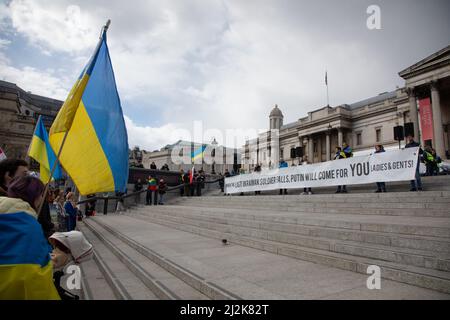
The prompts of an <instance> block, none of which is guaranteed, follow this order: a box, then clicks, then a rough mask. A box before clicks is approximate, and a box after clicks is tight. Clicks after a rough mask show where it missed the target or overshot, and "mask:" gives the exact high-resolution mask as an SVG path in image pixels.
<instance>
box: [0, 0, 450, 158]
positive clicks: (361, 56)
mask: <svg viewBox="0 0 450 320" xmlns="http://www.w3.org/2000/svg"><path fill="white" fill-rule="evenodd" d="M372 4H375V5H378V6H379V7H380V10H381V30H369V29H368V28H367V26H366V21H367V19H368V17H369V15H370V14H368V13H367V12H366V10H367V8H368V6H370V5H372ZM449 12H450V1H447V0H442V1H441V0H428V1H415V0H389V1H387V0H386V1H377V0H341V1H335V0H331V1H322V0H320V1H303V0H245V1H244V0H173V1H171V0H164V1H161V0H154V1H152V0H133V1H120V0H104V1H103V0H89V1H88V0H86V1H68V0H58V1H54V0H52V1H50V0H39V1H37V0H35V1H31V0H12V1H7V0H0V79H2V80H6V81H10V82H14V83H16V84H17V85H18V86H20V87H21V88H22V89H24V90H26V91H32V92H33V93H36V94H40V95H44V96H48V97H52V98H57V99H61V100H64V99H65V97H66V95H67V93H68V90H69V89H70V88H71V86H72V84H73V83H74V81H75V79H76V78H77V77H78V75H79V73H80V72H81V70H82V68H83V66H84V65H85V64H86V62H87V61H88V59H89V57H90V55H91V54H92V52H93V50H94V48H95V45H96V43H97V41H98V36H99V33H100V29H101V27H102V25H103V24H104V23H105V22H106V20H107V19H111V20H112V23H111V27H110V29H109V31H108V43H109V48H110V55H111V59H112V63H113V67H114V70H115V74H116V81H117V86H118V89H119V94H120V97H121V101H122V108H123V111H124V115H125V120H126V123H127V128H128V135H129V143H130V146H134V145H139V146H141V147H142V148H145V149H147V150H154V149H159V148H161V147H162V146H163V145H165V144H167V143H173V142H175V141H176V139H178V138H185V139H189V136H188V133H189V131H190V132H191V133H192V131H193V127H194V124H193V123H194V121H202V129H203V130H207V129H215V130H216V133H215V134H213V135H214V136H218V139H219V140H221V139H220V133H222V134H223V135H225V130H227V129H247V128H253V129H255V130H256V129H266V128H267V127H268V124H269V120H268V114H269V112H270V110H271V109H272V107H273V106H274V105H275V104H278V105H279V106H280V108H281V110H282V111H283V113H284V121H285V123H288V122H292V121H295V120H296V119H298V118H300V117H304V116H305V115H306V114H307V112H308V111H311V110H314V109H317V108H321V107H323V106H325V105H326V87H325V84H324V74H325V70H328V82H329V93H330V104H331V105H332V106H335V105H339V104H342V103H352V102H356V101H358V100H362V99H365V98H368V97H371V96H374V95H377V94H379V93H381V92H385V91H390V90H394V89H395V88H396V86H402V85H403V81H402V79H401V78H400V77H399V76H398V72H399V71H400V70H402V69H403V68H405V67H408V66H409V65H411V64H413V63H415V62H417V61H419V60H420V59H422V58H424V57H426V56H427V55H429V54H431V53H433V52H435V51H437V50H439V49H442V48H443V47H445V46H447V45H449V39H450V17H449ZM180 129H186V130H188V132H184V133H183V131H181V130H180ZM217 130H218V131H217ZM205 139H209V137H205ZM197 140H198V139H197ZM219 142H221V143H223V142H225V143H226V144H227V145H230V142H227V141H219ZM240 142H242V141H239V143H240Z"/></svg>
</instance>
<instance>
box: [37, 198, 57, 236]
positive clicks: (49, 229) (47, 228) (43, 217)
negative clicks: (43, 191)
mask: <svg viewBox="0 0 450 320" xmlns="http://www.w3.org/2000/svg"><path fill="white" fill-rule="evenodd" d="M54 200H55V198H54V193H53V190H49V191H48V192H47V198H46V199H45V201H44V203H43V205H42V208H41V212H39V215H38V222H39V223H40V225H41V226H42V230H43V231H44V236H45V238H46V239H48V237H50V236H51V235H52V234H53V233H54V232H55V225H54V224H53V222H52V217H51V215H50V204H52V205H53V201H54Z"/></svg>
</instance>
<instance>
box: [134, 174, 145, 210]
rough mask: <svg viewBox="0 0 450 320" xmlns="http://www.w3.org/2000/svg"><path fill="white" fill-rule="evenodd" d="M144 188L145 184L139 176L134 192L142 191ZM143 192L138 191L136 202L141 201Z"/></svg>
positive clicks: (135, 197)
mask: <svg viewBox="0 0 450 320" xmlns="http://www.w3.org/2000/svg"><path fill="white" fill-rule="evenodd" d="M143 188H144V185H143V184H142V181H141V178H138V179H137V181H136V183H135V184H134V188H133V192H138V191H141V190H142V189H143ZM141 194H142V193H138V194H136V195H135V196H134V201H135V202H136V204H139V203H141Z"/></svg>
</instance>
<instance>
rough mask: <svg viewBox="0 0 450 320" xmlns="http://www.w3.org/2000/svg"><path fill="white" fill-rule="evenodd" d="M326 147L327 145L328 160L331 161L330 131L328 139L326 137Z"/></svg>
mask: <svg viewBox="0 0 450 320" xmlns="http://www.w3.org/2000/svg"><path fill="white" fill-rule="evenodd" d="M325 147H326V159H325V160H326V161H330V160H331V159H330V157H331V142H330V133H329V132H327V135H326V139H325Z"/></svg>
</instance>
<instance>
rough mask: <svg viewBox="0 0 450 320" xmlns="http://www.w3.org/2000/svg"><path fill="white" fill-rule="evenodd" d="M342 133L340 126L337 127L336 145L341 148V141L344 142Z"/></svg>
mask: <svg viewBox="0 0 450 320" xmlns="http://www.w3.org/2000/svg"><path fill="white" fill-rule="evenodd" d="M343 140H344V134H343V132H342V128H339V129H338V147H341V148H342V143H343V142H344V141H343Z"/></svg>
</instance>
